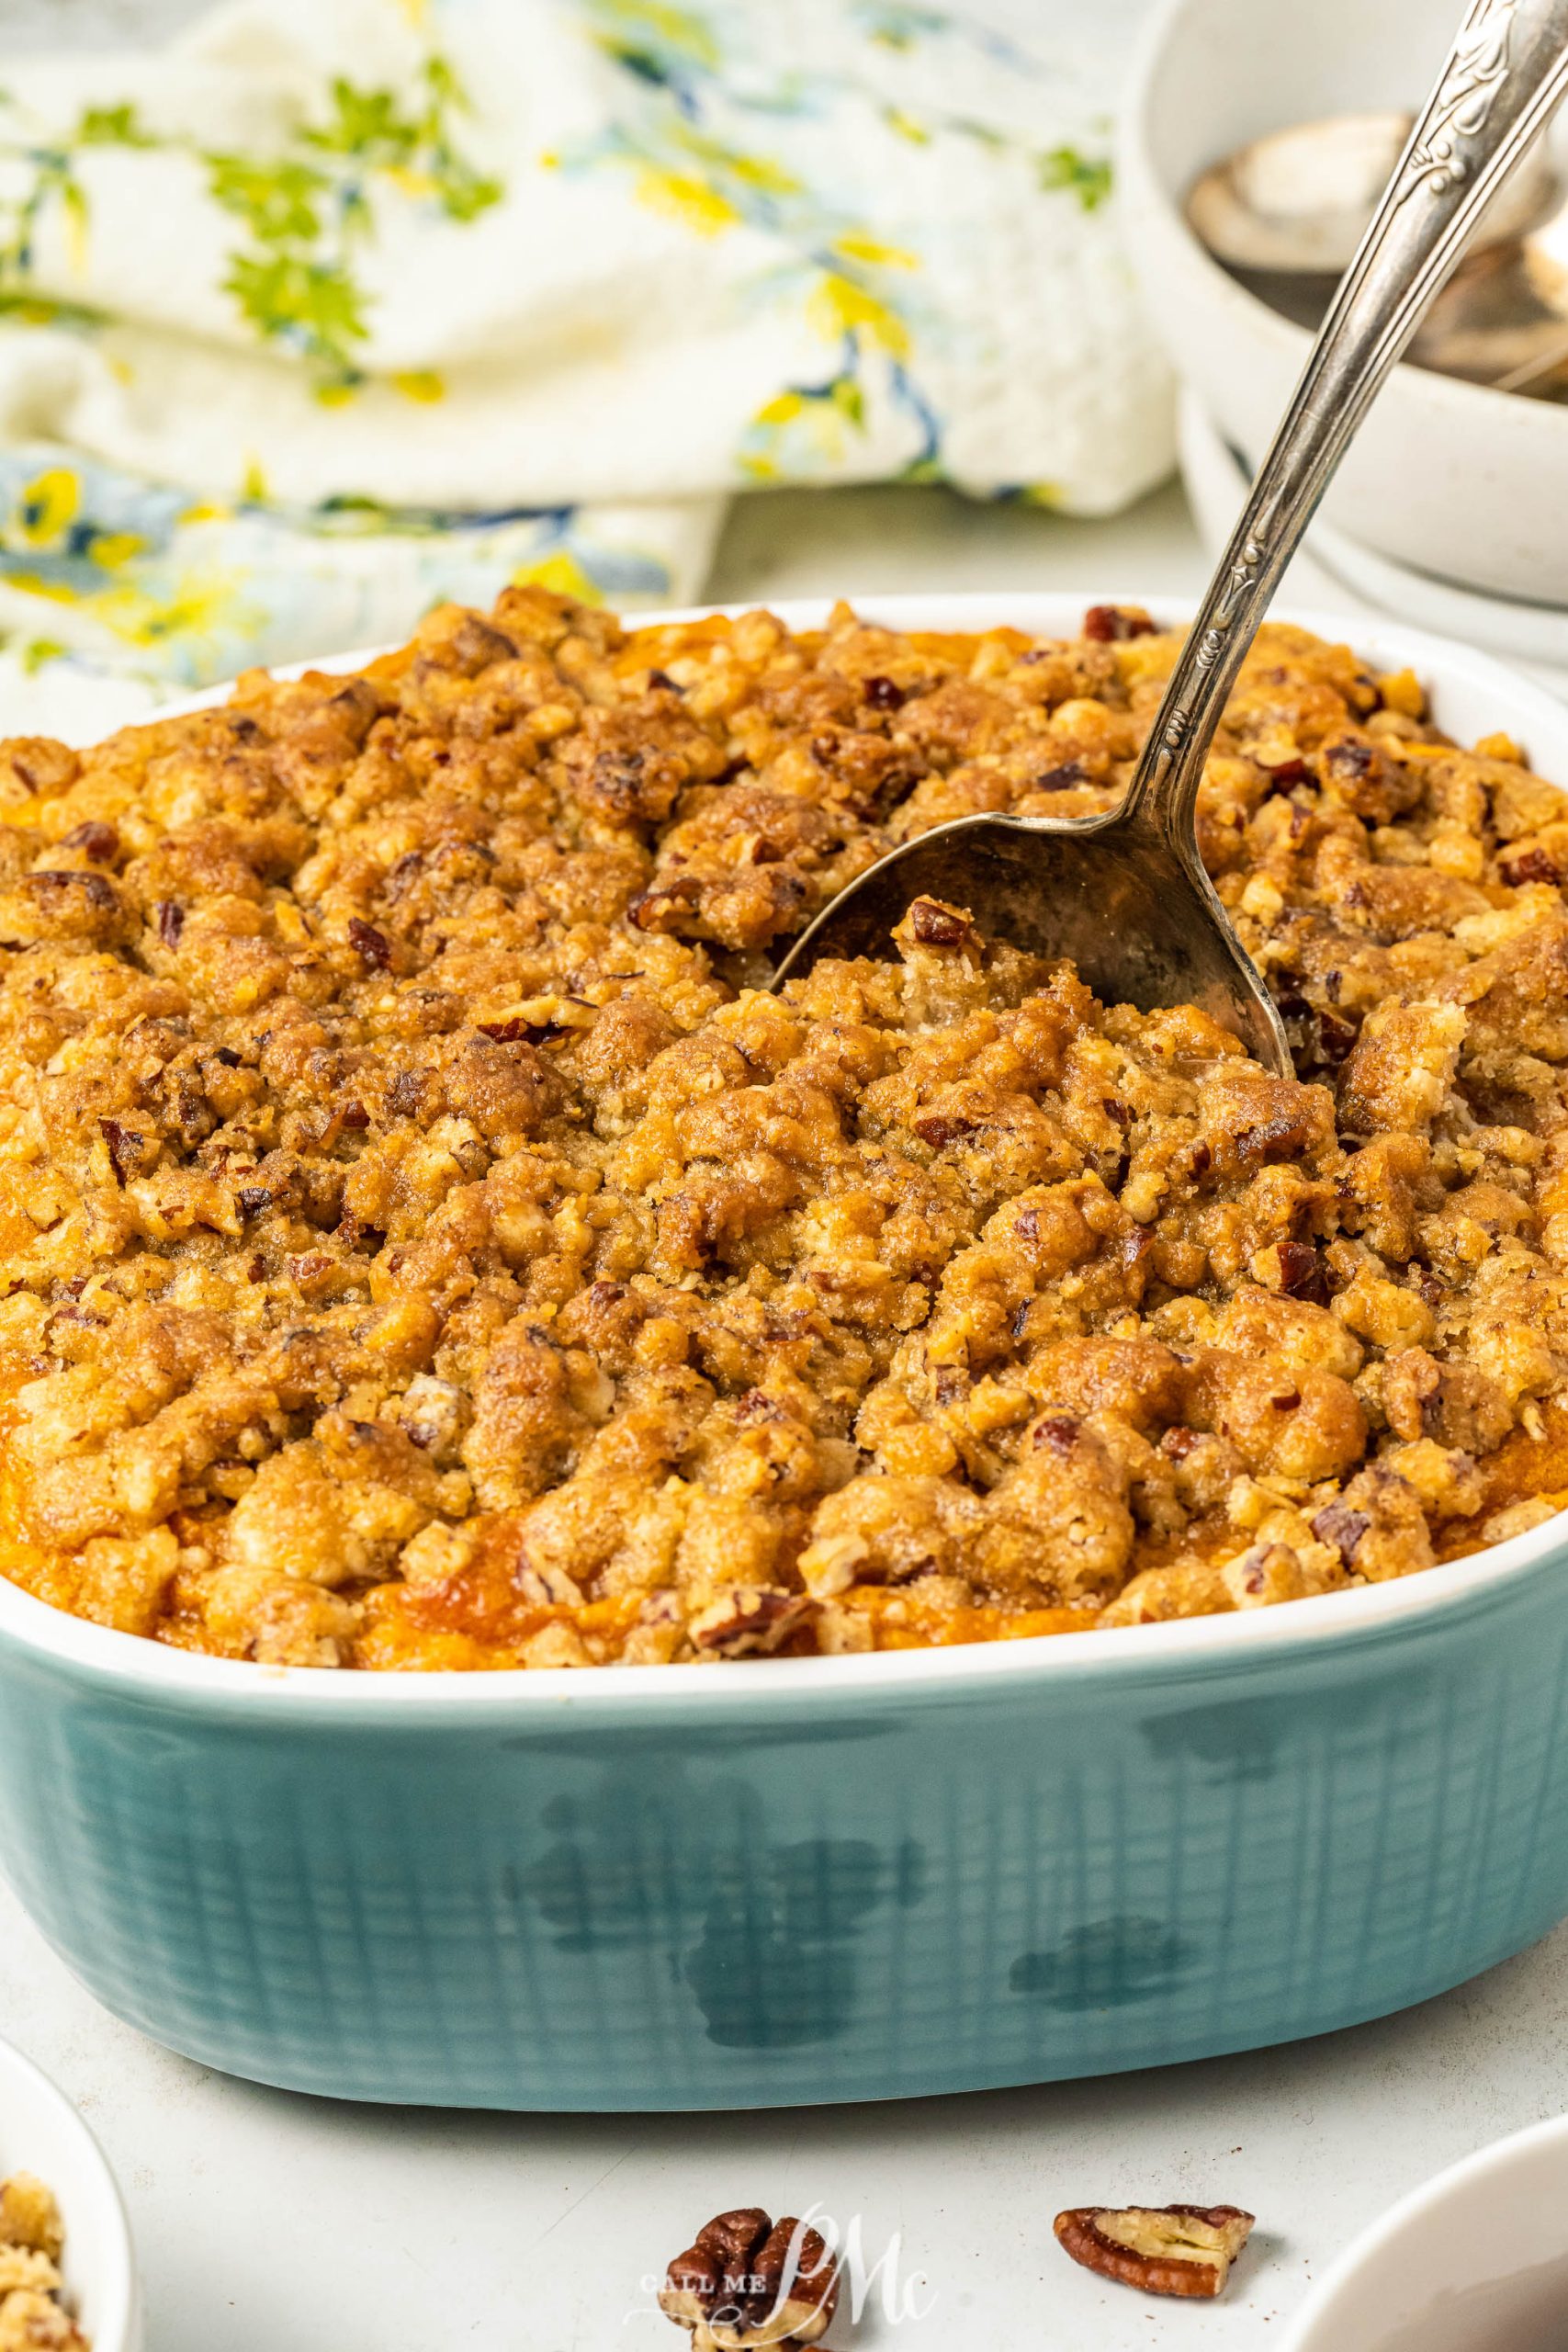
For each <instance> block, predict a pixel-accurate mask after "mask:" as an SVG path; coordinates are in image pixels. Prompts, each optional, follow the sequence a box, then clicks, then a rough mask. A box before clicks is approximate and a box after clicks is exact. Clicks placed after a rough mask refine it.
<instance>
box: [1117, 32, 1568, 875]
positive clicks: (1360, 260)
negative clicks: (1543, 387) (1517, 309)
mask: <svg viewBox="0 0 1568 2352" xmlns="http://www.w3.org/2000/svg"><path fill="white" fill-rule="evenodd" d="M1565 88H1568V0H1472V6H1471V7H1470V10H1469V12H1468V14H1467V15H1466V17H1465V20H1464V23H1463V25H1462V26H1461V29H1460V33H1459V38H1458V39H1457V40H1456V41H1455V43H1454V46H1453V48H1452V50H1451V51H1450V54H1449V59H1448V62H1447V63H1446V64H1445V65H1444V67H1443V70H1442V73H1441V74H1440V75H1439V76H1438V85H1437V88H1436V89H1435V90H1434V91H1433V93H1432V96H1431V97H1430V98H1429V99H1428V100H1427V107H1426V109H1425V111H1424V112H1423V114H1422V115H1421V117H1420V119H1419V120H1418V121H1417V123H1416V128H1415V130H1413V131H1412V132H1411V135H1410V143H1409V145H1408V146H1407V147H1406V148H1405V150H1404V154H1403V155H1402V156H1401V157H1400V160H1399V162H1398V164H1396V165H1395V167H1394V172H1393V178H1392V179H1391V180H1390V182H1389V184H1388V187H1386V188H1385V190H1384V191H1383V195H1382V201H1381V202H1380V204H1379V206H1378V209H1377V211H1376V213H1375V214H1374V216H1373V219H1372V222H1371V227H1370V228H1369V229H1368V231H1367V233H1366V236H1365V237H1364V238H1363V240H1362V242H1361V246H1360V249H1359V252H1358V254H1357V255H1356V258H1355V259H1354V261H1353V262H1352V263H1351V265H1350V266H1349V268H1348V270H1347V272H1346V274H1345V277H1344V278H1343V280H1342V282H1341V284H1340V287H1339V290H1338V292H1337V295H1336V296H1335V299H1334V301H1333V304H1332V306H1331V307H1330V310H1329V312H1328V316H1327V317H1326V318H1325V321H1324V322H1323V326H1322V328H1321V330H1320V331H1319V334H1318V338H1317V341H1316V342H1315V343H1314V345H1313V347H1312V352H1311V354H1310V356H1309V357H1308V359H1307V363H1306V366H1305V368H1303V372H1302V379H1301V381H1300V383H1299V384H1298V385H1297V386H1296V390H1295V393H1294V396H1293V398H1292V401H1291V405H1290V407H1289V408H1288V409H1287V410H1286V412H1285V416H1284V421H1283V423H1282V424H1280V429H1279V431H1278V433H1277V434H1276V435H1275V436H1274V440H1273V444H1272V446H1271V447H1270V448H1269V454H1268V456H1267V457H1266V458H1264V460H1263V463H1262V465H1261V466H1260V467H1259V468H1258V478H1257V480H1256V481H1254V483H1253V485H1252V490H1251V492H1250V494H1249V496H1248V498H1247V504H1246V506H1245V507H1244V508H1243V510H1242V515H1241V519H1240V521H1239V522H1238V523H1237V525H1236V526H1235V531H1234V532H1233V533H1232V535H1231V540H1230V544H1229V546H1228V547H1227V548H1226V549H1225V552H1224V556H1223V557H1222V559H1221V560H1220V563H1219V566H1218V568H1217V570H1216V571H1215V573H1214V577H1213V581H1212V582H1211V583H1210V586H1209V589H1208V592H1207V594H1205V596H1204V598H1203V601H1202V603H1201V605H1200V606H1199V608H1198V613H1197V616H1196V618H1195V620H1194V621H1193V624H1192V628H1191V632H1190V635H1189V637H1188V639H1187V642H1186V645H1185V647H1184V648H1183V650H1182V653H1181V656H1180V659H1179V661H1178V662H1177V665H1176V668H1175V670H1174V672H1173V673H1172V674H1171V679H1170V684H1169V685H1168V688H1167V689H1166V695H1165V700H1164V702H1163V703H1162V704H1161V706H1160V711H1159V716H1158V718H1156V721H1155V724H1154V727H1153V729H1151V731H1150V734H1149V738H1148V742H1147V744H1146V746H1145V752H1144V755H1143V758H1142V759H1141V760H1140V762H1139V763H1138V768H1137V773H1136V774H1135V775H1134V779H1133V785H1132V789H1131V791H1130V793H1129V795H1128V799H1127V803H1126V808H1125V814H1126V815H1127V816H1128V817H1137V818H1139V819H1140V820H1141V821H1142V822H1143V823H1145V824H1148V825H1151V826H1152V827H1154V828H1155V829H1156V831H1158V832H1160V833H1161V834H1162V835H1163V836H1164V837H1165V839H1166V840H1167V841H1168V842H1170V844H1171V846H1172V847H1173V848H1174V849H1175V850H1177V852H1178V853H1179V855H1180V856H1181V858H1182V860H1183V863H1184V864H1186V865H1188V866H1189V868H1190V870H1192V871H1193V872H1194V873H1195V874H1196V872H1198V871H1199V870H1200V869H1199V868H1198V850H1197V841H1196V835H1195V831H1194V813H1193V812H1194V809H1195V805H1196V802H1197V797H1198V785H1199V779H1200V777H1201V773H1202V767H1203V761H1204V758H1205V756H1206V755H1207V752H1208V749H1209V745H1210V743H1211V742H1212V741H1213V733H1214V729H1215V727H1216V726H1217V725H1218V723H1219V718H1220V713H1221V711H1222V710H1223V709H1224V702H1225V697H1226V695H1228V694H1229V692H1230V689H1231V686H1232V684H1233V683H1234V682H1235V673H1236V672H1237V670H1238V669H1239V668H1240V666H1241V662H1242V660H1243V658H1244V656H1245V655H1246V652H1247V648H1248V646H1249V645H1250V644H1251V643H1252V640H1253V639H1254V637H1255V636H1256V635H1257V633H1258V624H1259V622H1260V621H1261V620H1262V618H1263V616H1264V613H1265V612H1266V611H1267V609H1268V606H1269V598H1270V597H1271V596H1272V594H1273V593H1274V589H1275V586H1276V583H1277V582H1278V581H1279V578H1280V573H1281V572H1282V571H1283V570H1284V568H1285V566H1286V564H1287V563H1288V562H1289V561H1290V560H1291V557H1292V555H1293V554H1294V553H1295V550H1296V548H1297V546H1298V545H1299V544H1300V541H1301V538H1302V535H1303V532H1304V531H1305V529H1306V526H1307V525H1308V523H1309V522H1310V521H1311V520H1312V516H1313V514H1314V510H1315V508H1316V506H1317V503H1318V501H1319V499H1320V498H1321V497H1322V496H1323V493H1324V492H1325V490H1326V489H1327V487H1328V484H1329V481H1330V480H1331V479H1332V477H1333V473H1334V469H1335V468H1336V467H1337V464H1338V463H1339V460H1340V458H1341V457H1342V456H1343V455H1344V453H1345V450H1346V447H1347V446H1348V443H1349V440H1350V437H1351V435H1352V434H1353V433H1354V432H1355V430H1356V427H1357V425H1358V424H1359V423H1360V421H1361V418H1362V416H1363V415H1364V414H1365V413H1366V410H1367V408H1368V405H1369V404H1370V402H1371V399H1372V396H1373V394H1374V393H1375V392H1376V391H1377V390H1378V387H1379V386H1380V385H1381V384H1382V380H1383V379H1384V377H1385V376H1386V375H1387V374H1388V372H1389V370H1390V368H1392V367H1393V364H1394V361H1395V360H1396V359H1397V358H1398V357H1399V355H1400V353H1401V352H1402V351H1403V350H1404V346H1405V345H1406V343H1407V342H1408V341H1409V339H1410V337H1411V335H1412V334H1414V333H1415V330H1416V324H1417V322H1418V321H1419V320H1420V317H1421V314H1422V312H1423V311H1425V309H1426V307H1427V303H1428V301H1430V300H1431V298H1432V296H1433V295H1434V294H1435V293H1436V292H1437V291H1438V288H1439V286H1440V285H1441V284H1442V282H1443V279H1444V278H1445V277H1447V275H1448V273H1449V271H1450V269H1451V268H1452V267H1453V266H1454V264H1455V263H1456V262H1457V261H1458V259H1459V257H1460V254H1461V250H1462V248H1463V245H1464V242H1465V239H1466V237H1467V236H1468V235H1469V233H1470V231H1471V228H1472V225H1473V223H1474V221H1475V220H1476V218H1477V216H1478V215H1479V213H1480V212H1481V210H1482V209H1483V207H1484V205H1485V204H1486V203H1487V202H1488V200H1489V199H1490V198H1491V197H1492V196H1493V194H1494V193H1495V190H1496V188H1497V187H1498V185H1499V183H1500V182H1501V181H1502V180H1503V178H1504V177H1505V176H1506V174H1507V172H1508V171H1509V170H1510V169H1511V167H1512V166H1513V165H1514V164H1516V163H1517V160H1518V158H1519V157H1520V156H1521V155H1522V154H1523V153H1524V152H1525V150H1526V149H1527V148H1528V147H1529V143H1530V141H1532V140H1533V139H1534V138H1535V136H1536V134H1537V133H1538V132H1539V131H1540V129H1541V128H1542V126H1543V125H1544V123H1545V122H1546V121H1547V119H1548V118H1549V116H1550V115H1551V110H1552V108H1553V107H1555V106H1556V104H1557V102H1558V100H1559V99H1560V98H1561V97H1562V94H1563V91H1564V89H1565Z"/></svg>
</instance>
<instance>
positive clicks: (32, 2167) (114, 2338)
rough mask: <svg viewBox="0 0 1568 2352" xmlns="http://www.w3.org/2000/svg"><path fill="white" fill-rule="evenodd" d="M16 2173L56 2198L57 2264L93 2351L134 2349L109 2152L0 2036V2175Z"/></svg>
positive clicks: (127, 2261)
mask: <svg viewBox="0 0 1568 2352" xmlns="http://www.w3.org/2000/svg"><path fill="white" fill-rule="evenodd" d="M14 2172H30V2173H36V2174H37V2176H38V2177H39V2180H41V2181H44V2182H46V2183H47V2184H48V2186H49V2187H50V2188H52V2189H53V2191H54V2194H55V2196H56V2197H57V2198H58V2199H59V2201H60V2211H61V2218H62V2221H63V2222H64V2224H65V2253H64V2256H63V2258H62V2265H61V2267H62V2270H63V2271H64V2274H65V2284H66V2289H67V2290H68V2294H69V2297H70V2302H71V2308H72V2311H73V2313H74V2315H75V2317H76V2320H77V2323H78V2324H79V2325H80V2327H81V2329H82V2332H83V2334H84V2335H85V2336H86V2337H87V2339H88V2341H89V2342H90V2343H91V2345H92V2346H93V2352H140V2347H141V2293H140V2290H139V2288H138V2284H137V2277H136V2259H135V2256H134V2254H133V2252H132V2249H131V2243H130V2224H129V2222H127V2221H126V2218H125V2207H124V2205H123V2204H122V2203H121V2201H120V2194H119V2189H118V2186H117V2184H116V2181H115V2177H114V2175H113V2173H112V2172H111V2171H110V2170H109V2167H108V2161H107V2157H106V2156H105V2154H104V2152H103V2150H102V2149H101V2148H100V2147H99V2145H98V2143H97V2142H96V2140H95V2139H94V2137H93V2135H92V2133H91V2131H88V2129H87V2126H86V2125H85V2123H84V2122H83V2120H82V2118H81V2117H80V2116H79V2115H78V2114H77V2112H76V2109H74V2108H73V2106H72V2104H71V2102H70V2100H69V2099H68V2098H66V2097H65V2095H64V2093H63V2092H62V2091H60V2090H57V2089H56V2087H55V2086H54V2085H53V2084H52V2083H51V2081H50V2079H49V2076H48V2075H44V2074H40V2073H39V2069H38V2067H36V2066H35V2065H34V2064H33V2063H32V2061H31V2060H30V2059H28V2058H24V2057H23V2056H22V2053H21V2052H20V2051H19V2050H14V2049H13V2048H12V2047H11V2044H10V2043H9V2042H8V2041H0V2180H3V2179H5V2178H6V2176H7V2175H8V2174H10V2173H14Z"/></svg>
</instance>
